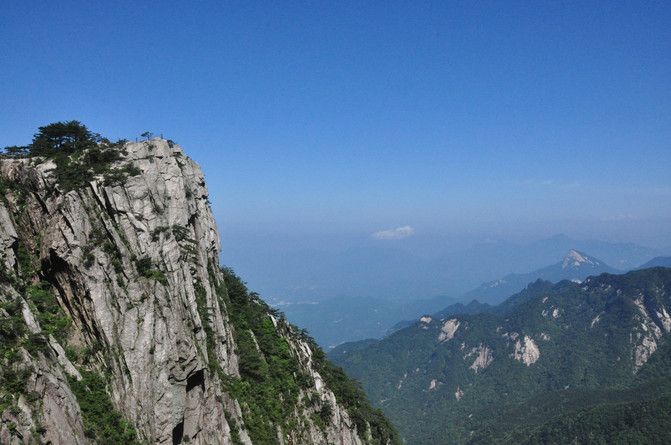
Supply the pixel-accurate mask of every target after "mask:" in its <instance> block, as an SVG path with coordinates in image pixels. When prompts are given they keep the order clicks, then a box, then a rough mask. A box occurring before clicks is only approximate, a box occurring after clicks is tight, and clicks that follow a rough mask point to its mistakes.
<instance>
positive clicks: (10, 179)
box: [0, 139, 375, 444]
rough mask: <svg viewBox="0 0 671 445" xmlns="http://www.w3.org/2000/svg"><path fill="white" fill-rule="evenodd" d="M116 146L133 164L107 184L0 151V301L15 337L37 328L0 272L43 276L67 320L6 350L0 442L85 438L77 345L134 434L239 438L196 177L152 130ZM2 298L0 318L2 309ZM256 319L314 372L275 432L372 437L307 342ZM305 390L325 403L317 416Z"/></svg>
mask: <svg viewBox="0 0 671 445" xmlns="http://www.w3.org/2000/svg"><path fill="white" fill-rule="evenodd" d="M123 149H124V150H123V153H124V154H123V156H122V158H121V159H120V160H117V161H115V163H114V167H113V168H124V167H128V166H132V167H133V168H134V169H137V170H135V172H136V173H137V172H138V170H139V174H133V175H131V176H129V177H128V178H126V179H125V180H124V181H122V182H121V183H109V182H108V181H105V180H104V178H103V177H96V179H95V180H94V181H92V182H90V183H89V184H88V186H87V187H83V188H79V189H75V190H70V191H65V190H64V189H63V187H61V185H60V184H59V183H58V181H57V179H56V177H57V176H56V175H55V174H54V173H53V172H54V169H55V167H56V164H55V163H54V162H52V161H45V160H42V159H40V158H23V159H3V160H0V178H1V179H2V183H3V184H5V186H6V189H5V191H6V192H5V196H4V197H3V199H2V200H1V201H0V263H1V264H2V267H3V270H4V272H3V274H4V276H5V277H9V278H6V279H4V280H3V281H2V284H1V285H0V299H1V301H2V302H4V303H6V304H5V305H8V304H9V302H10V301H13V302H15V304H16V301H20V304H21V316H22V317H23V322H24V323H25V326H27V329H28V331H29V332H28V333H27V334H26V335H31V333H32V335H39V334H40V333H42V334H44V335H46V333H45V332H43V328H42V327H41V326H40V322H39V320H40V316H39V314H37V313H36V309H35V306H34V305H33V304H28V302H27V300H26V299H24V297H23V295H22V293H24V292H25V290H22V286H21V285H19V284H17V283H18V279H14V278H12V277H15V276H19V275H21V276H23V277H24V280H27V284H30V283H31V282H32V283H36V282H38V281H40V282H46V283H49V284H50V285H51V286H52V288H53V290H54V294H55V295H56V298H57V300H58V305H59V306H60V308H61V309H62V311H63V313H64V314H65V315H66V316H67V317H69V319H70V320H71V328H70V329H69V331H68V335H67V338H66V339H65V340H62V339H61V341H60V342H59V341H57V340H56V338H54V336H52V335H50V336H49V338H48V342H47V344H45V345H42V347H41V348H40V349H39V351H37V352H35V351H33V352H32V353H29V351H27V350H26V348H24V347H19V348H18V349H17V351H18V352H17V353H18V358H17V360H16V363H15V364H14V366H15V367H16V368H17V369H19V370H22V372H24V375H25V382H26V383H25V388H23V389H22V393H21V394H13V395H12V396H13V398H11V397H10V399H11V400H10V399H7V398H5V399H6V402H7V400H9V402H7V403H5V404H4V405H0V410H2V423H0V442H2V443H29V442H51V443H54V444H58V443H63V444H65V443H67V444H77V443H89V442H90V441H91V439H90V438H88V437H87V434H86V433H85V422H84V420H83V418H82V414H81V412H80V406H79V404H78V402H77V398H76V397H75V395H74V394H73V390H72V388H71V387H72V382H76V381H79V380H81V379H82V376H81V374H80V369H79V368H80V366H79V365H78V364H77V363H73V361H74V360H70V359H69V358H68V356H69V354H66V353H65V349H74V350H77V349H79V350H86V351H89V358H88V361H87V363H88V365H87V367H88V368H90V369H92V370H93V371H96V372H98V373H100V374H102V375H104V376H106V382H107V385H106V392H107V393H108V394H109V395H110V398H111V401H112V405H113V406H114V408H115V409H116V410H118V412H119V413H121V415H122V417H123V419H124V420H125V421H126V422H128V423H129V424H130V425H132V427H133V428H134V429H135V431H136V434H137V438H138V440H139V441H142V442H148V443H161V444H177V443H182V442H186V441H187V440H188V441H189V443H196V444H201V443H202V444H214V443H244V444H249V443H252V439H251V437H252V436H251V435H250V434H249V431H248V427H247V426H246V425H245V415H244V411H245V406H244V402H243V401H240V400H237V399H236V398H235V397H234V396H233V395H232V394H231V392H230V391H227V390H226V388H227V387H226V382H225V381H226V380H227V379H236V378H238V377H239V376H240V371H239V357H238V355H237V353H236V351H237V345H236V340H235V335H234V328H233V326H232V324H231V322H230V320H229V317H230V313H229V310H230V308H228V307H226V305H225V303H224V300H223V299H222V298H220V295H219V294H220V293H221V289H222V286H224V278H223V276H222V272H221V270H220V266H219V251H220V241H219V235H218V232H217V229H216V226H215V222H214V218H213V216H212V212H211V210H210V206H209V201H208V192H207V188H206V185H205V180H204V177H203V174H202V172H201V170H200V168H199V167H198V166H197V165H196V164H195V163H194V162H193V161H192V160H190V159H189V158H188V157H186V156H185V155H184V153H183V151H182V149H181V148H180V147H179V146H177V145H174V144H173V143H171V142H168V141H165V140H162V139H154V140H152V141H146V142H140V143H127V144H126V145H125V146H124V147H123ZM25 257H28V258H29V261H28V262H27V263H26V261H25ZM22 258H23V259H22ZM22 261H23V263H22ZM26 264H31V267H32V270H30V271H28V270H25V269H27V268H28V266H26ZM25 284H26V283H24V285H23V286H24V287H25ZM2 307H3V309H0V317H3V318H8V317H9V316H10V315H11V314H10V312H9V311H8V310H6V309H4V306H2ZM8 307H9V306H8ZM267 316H268V317H269V318H271V319H272V321H273V325H274V326H275V329H276V330H277V332H279V333H280V335H281V336H284V337H285V338H286V340H287V342H288V344H289V345H290V347H291V350H292V354H293V359H294V360H296V361H297V362H298V364H299V366H300V369H301V370H302V371H303V372H304V373H306V374H307V375H309V376H311V378H312V380H311V381H312V382H314V384H312V385H311V386H310V387H307V388H302V389H301V394H300V397H299V403H297V404H296V409H295V410H294V413H295V414H294V416H295V422H294V423H295V424H296V425H300V426H301V428H297V429H296V430H292V431H288V430H283V429H282V428H280V427H279V426H278V427H277V442H278V443H296V444H298V443H301V444H302V443H329V444H332V443H333V444H336V443H338V444H363V443H369V442H372V441H373V440H374V439H375V438H374V437H373V436H372V435H371V434H372V433H371V431H370V430H367V431H358V430H357V428H356V426H355V422H354V421H353V420H352V419H351V417H350V415H349V413H348V412H347V410H346V409H345V408H344V407H343V406H342V405H341V404H340V402H339V401H338V400H337V399H336V397H335V395H334V393H333V392H332V391H331V390H330V389H329V388H328V387H327V386H326V385H325V383H324V381H323V380H322V378H321V376H320V375H319V373H318V372H317V371H316V370H315V369H313V367H312V350H311V348H310V346H309V345H308V344H307V343H306V342H304V341H303V340H301V339H300V338H299V337H298V336H297V335H294V333H293V332H292V329H291V327H290V326H288V325H286V324H283V323H280V322H278V320H276V319H275V318H274V317H272V315H270V314H267ZM56 334H57V333H56ZM61 343H66V344H61ZM213 362H214V363H213ZM17 363H18V364H17ZM215 371H216V372H215ZM17 372H18V371H17ZM31 394H33V396H32V397H31V396H30V395H31ZM308 399H309V400H310V401H311V403H300V402H301V400H308ZM314 399H318V400H321V401H323V402H325V401H328V403H330V406H331V410H330V412H329V413H328V416H327V418H326V419H322V420H321V421H319V422H318V421H317V420H315V412H314V409H313V408H311V407H312V406H314V402H313V400H314ZM10 402H11V403H10ZM10 405H11V406H10Z"/></svg>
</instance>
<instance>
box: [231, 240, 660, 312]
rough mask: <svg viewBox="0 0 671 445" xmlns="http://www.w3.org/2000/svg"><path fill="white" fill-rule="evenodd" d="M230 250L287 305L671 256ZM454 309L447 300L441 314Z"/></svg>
mask: <svg viewBox="0 0 671 445" xmlns="http://www.w3.org/2000/svg"><path fill="white" fill-rule="evenodd" d="M227 243H228V244H229V247H228V249H227V251H226V256H225V257H224V258H223V259H222V262H223V264H227V265H230V266H232V267H233V268H234V269H235V270H238V271H239V272H240V273H241V274H242V275H244V276H245V277H247V280H248V282H249V285H250V286H251V287H253V288H254V289H257V290H258V292H259V293H261V294H262V295H268V296H270V297H273V298H276V299H277V300H282V301H286V302H300V301H320V300H326V299H330V298H340V297H356V298H380V299H384V300H388V301H401V300H402V301H408V300H418V299H425V298H429V297H432V296H436V295H443V296H444V295H448V296H451V297H457V296H459V295H462V294H464V293H465V292H468V291H470V290H471V289H474V288H475V287H477V286H479V285H480V284H481V283H483V282H486V281H490V280H493V279H496V278H499V277H505V276H506V275H509V274H511V273H518V274H521V273H526V272H529V271H532V270H536V269H538V268H539V267H542V266H545V265H548V264H553V263H554V262H556V261H557V260H558V259H560V258H562V256H563V255H565V254H566V252H567V251H569V250H570V249H576V250H577V251H579V252H586V253H589V254H590V255H592V256H594V257H596V258H599V259H600V260H601V261H603V262H604V263H606V264H608V265H610V266H611V267H613V268H615V269H618V270H631V269H633V268H635V267H637V266H639V265H641V264H643V263H644V262H646V261H649V260H650V259H651V258H653V257H655V256H660V255H668V254H670V253H671V252H668V251H663V250H660V249H653V248H649V247H644V246H639V245H636V244H632V243H612V242H605V241H599V240H583V239H575V238H572V237H568V236H566V235H557V236H553V237H550V238H546V239H541V240H537V241H533V242H528V243H521V242H509V241H505V240H486V241H476V240H473V239H471V240H461V239H447V240H444V239H442V238H440V237H439V236H437V235H436V236H434V235H430V234H420V233H418V234H417V235H415V236H414V237H410V238H406V239H402V240H387V241H380V240H375V239H371V238H370V236H367V235H365V234H364V235H360V236H353V235H352V236H342V237H339V238H337V239H332V238H328V237H324V236H316V235H315V236H310V235H304V236H302V237H301V238H290V239H286V238H283V237H282V236H280V235H272V236H271V235H268V236H263V237H259V236H248V237H244V236H237V235H236V236H234V237H233V236H228V237H227ZM446 305H447V303H446V302H445V300H443V301H441V302H440V304H439V305H438V306H437V307H436V308H435V309H436V310H438V309H440V308H441V307H444V306H446Z"/></svg>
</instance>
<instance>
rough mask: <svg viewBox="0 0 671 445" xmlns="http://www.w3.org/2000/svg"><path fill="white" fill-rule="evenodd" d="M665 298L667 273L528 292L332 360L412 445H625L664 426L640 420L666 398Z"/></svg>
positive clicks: (342, 351) (544, 285)
mask: <svg viewBox="0 0 671 445" xmlns="http://www.w3.org/2000/svg"><path fill="white" fill-rule="evenodd" d="M670 291H671V269H665V268H653V269H646V270H641V271H635V272H630V273H627V274H624V275H610V274H602V275H600V276H598V277H589V278H587V279H586V280H585V281H583V282H582V283H574V282H570V281H562V282H560V283H558V284H551V283H549V282H543V281H537V282H535V283H533V284H532V285H530V286H529V287H528V288H527V289H525V290H524V291H523V292H521V293H520V294H518V295H516V296H514V297H512V298H511V299H510V301H509V302H508V303H507V304H506V305H504V306H501V307H499V308H497V310H495V311H488V312H486V313H481V314H475V315H465V314H464V315H454V316H446V317H444V318H442V319H440V318H433V317H422V318H421V319H420V320H419V321H417V322H416V323H415V324H414V325H413V326H411V327H408V328H406V329H403V330H401V331H398V332H396V333H394V334H392V335H391V336H389V337H387V338H385V339H383V340H380V341H375V342H368V343H367V344H358V345H354V347H352V345H349V346H348V345H344V346H342V347H339V348H336V349H335V350H334V351H333V352H332V353H331V357H332V358H333V359H334V360H335V361H336V362H337V363H339V364H341V365H342V366H343V367H344V368H345V370H346V371H348V373H349V374H350V375H352V376H353V377H355V378H358V379H360V380H361V381H362V383H363V385H364V388H365V389H366V391H367V392H368V394H369V396H370V398H371V400H373V402H374V403H375V404H378V405H379V406H381V407H382V408H383V410H384V411H385V413H386V414H387V415H388V416H389V417H390V419H392V420H393V421H395V422H396V424H397V425H398V427H399V429H400V430H401V434H402V436H403V437H404V438H405V439H406V440H407V443H409V444H433V443H467V442H469V441H470V442H473V443H488V442H492V441H493V442H497V441H504V442H506V443H520V442H524V441H529V442H531V443H543V438H544V437H548V438H551V439H552V440H555V441H556V442H559V443H562V442H571V441H572V440H573V439H574V438H576V437H585V436H584V435H583V434H584V433H585V432H586V431H587V432H589V431H591V430H593V431H595V436H594V437H604V438H616V439H617V438H624V439H626V438H627V437H632V436H629V435H630V434H634V433H635V430H636V428H638V426H636V425H640V424H651V423H652V424H654V423H655V422H656V421H658V420H660V419H662V418H665V417H664V416H658V415H657V414H656V413H654V412H650V411H649V409H653V408H652V407H663V406H666V405H667V404H668V400H663V399H659V398H660V397H661V396H664V395H665V394H666V395H668V394H671V366H670V365H671V342H669V332H670V331H671V315H669V314H671V293H670ZM346 348H348V349H346ZM637 404H638V405H637ZM634 406H645V407H649V408H646V410H642V411H638V412H637V415H636V416H635V415H634V412H633V411H632V409H633V408H632V407H634ZM609 407H610V408H609ZM611 408H612V409H611ZM558 416H563V417H558ZM666 417H668V416H666ZM632 422H634V425H633V426H632ZM636 422H639V423H638V424H637V423H636ZM668 426H669V425H668V424H667V425H666V427H662V428H658V427H655V428H648V429H647V430H646V431H647V433H646V434H648V435H647V436H646V435H645V434H644V435H639V438H641V440H643V441H644V442H645V440H648V441H659V440H662V442H663V437H666V436H660V434H667V433H664V431H665V430H668ZM558 428H559V429H561V428H564V430H563V431H564V433H565V434H566V435H563V436H562V435H561V434H560V433H561V431H558ZM602 433H603V435H602V436H599V434H602ZM609 434H610V435H609ZM618 434H619V435H618ZM548 440H549V439H548Z"/></svg>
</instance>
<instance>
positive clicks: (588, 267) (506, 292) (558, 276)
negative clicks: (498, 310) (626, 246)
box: [459, 249, 618, 304]
mask: <svg viewBox="0 0 671 445" xmlns="http://www.w3.org/2000/svg"><path fill="white" fill-rule="evenodd" d="M605 272H608V273H617V272H618V270H617V269H615V268H613V267H610V266H609V265H607V264H605V263H604V262H603V261H600V260H598V259H596V258H594V257H592V256H589V255H587V254H585V253H581V252H579V251H577V250H575V249H571V250H569V252H568V253H567V254H566V255H565V256H564V258H563V259H562V260H561V261H559V262H558V263H555V264H552V265H550V266H547V267H543V268H541V269H537V270H534V271H533V272H529V273H524V274H509V275H506V276H505V277H503V278H500V279H498V280H494V281H488V282H486V283H483V284H481V285H480V286H478V287H477V288H475V289H473V290H472V291H469V292H467V293H465V294H464V295H462V296H461V297H460V298H459V300H460V301H464V302H468V301H471V300H477V301H479V302H482V303H487V304H498V303H500V302H501V301H503V300H504V299H505V298H507V297H509V296H510V295H512V294H514V293H516V292H519V291H520V290H522V289H524V287H525V286H526V285H527V284H528V283H531V282H533V281H536V280H539V279H540V280H546V281H551V282H553V283H556V282H559V281H561V280H571V281H582V280H584V279H585V278H586V277H588V276H590V275H599V274H601V273H605Z"/></svg>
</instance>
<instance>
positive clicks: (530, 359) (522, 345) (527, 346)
mask: <svg viewBox="0 0 671 445" xmlns="http://www.w3.org/2000/svg"><path fill="white" fill-rule="evenodd" d="M540 356H541V352H540V350H539V349H538V345H537V344H536V342H535V341H534V340H533V339H532V338H531V337H529V336H528V335H525V336H524V338H523V339H522V341H520V340H517V341H516V342H515V351H514V352H513V354H512V357H513V358H514V359H515V360H519V361H521V362H522V363H524V364H525V365H527V366H531V365H533V364H534V363H536V362H537V361H538V359H539V358H540Z"/></svg>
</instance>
